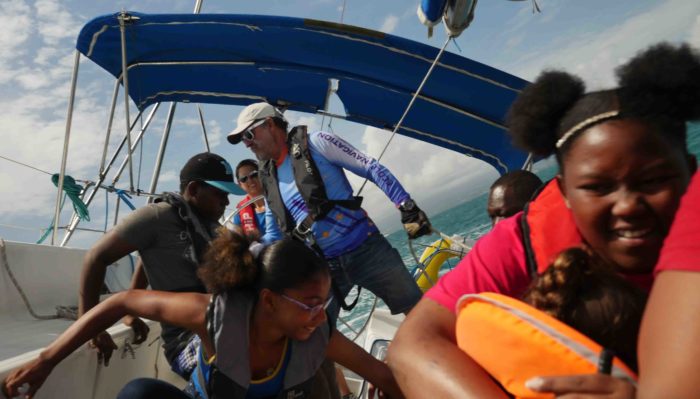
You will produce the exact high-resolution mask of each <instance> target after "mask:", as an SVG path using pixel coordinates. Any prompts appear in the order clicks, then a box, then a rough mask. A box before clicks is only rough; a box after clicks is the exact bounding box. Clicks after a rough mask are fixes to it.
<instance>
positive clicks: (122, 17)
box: [119, 11, 134, 191]
mask: <svg viewBox="0 0 700 399" xmlns="http://www.w3.org/2000/svg"><path fill="white" fill-rule="evenodd" d="M130 18H131V17H130V16H129V15H128V14H127V13H126V11H121V12H120V13H119V33H120V34H121V48H122V81H123V82H124V119H125V120H126V142H127V147H128V148H129V149H131V129H130V126H131V121H130V119H129V71H128V70H127V69H126V20H127V19H129V20H130ZM126 155H127V157H128V159H127V160H128V163H129V189H130V190H131V191H134V166H133V164H132V161H131V151H128V153H127V154H126Z"/></svg>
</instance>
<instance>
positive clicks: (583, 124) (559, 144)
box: [556, 110, 620, 149]
mask: <svg viewBox="0 0 700 399" xmlns="http://www.w3.org/2000/svg"><path fill="white" fill-rule="evenodd" d="M619 114H620V111H619V110H614V111H608V112H603V113H602V114H598V115H594V116H591V117H590V118H588V119H585V120H583V121H581V122H579V123H577V124H576V126H574V127H572V128H571V129H569V130H567V131H566V133H564V134H563V135H562V136H561V138H560V139H559V140H557V143H556V147H557V149H560V148H561V147H562V146H563V145H564V143H566V141H567V140H569V139H570V138H571V136H573V135H574V134H576V133H578V132H580V131H581V130H583V129H587V128H589V127H591V126H592V125H594V124H596V123H598V122H600V121H602V120H603V119H610V118H614V117H616V116H618V115H619Z"/></svg>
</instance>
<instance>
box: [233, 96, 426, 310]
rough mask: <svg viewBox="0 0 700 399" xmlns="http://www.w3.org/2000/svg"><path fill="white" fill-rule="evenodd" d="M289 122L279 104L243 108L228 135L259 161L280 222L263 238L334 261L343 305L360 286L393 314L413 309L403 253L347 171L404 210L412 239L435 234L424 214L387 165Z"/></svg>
mask: <svg viewBox="0 0 700 399" xmlns="http://www.w3.org/2000/svg"><path fill="white" fill-rule="evenodd" d="M287 126H288V124H287V121H286V119H285V118H284V115H283V114H282V112H280V111H279V110H278V109H276V108H275V107H273V106H272V105H270V104H268V103H264V102H263V103H256V104H252V105H249V106H247V107H246V108H245V109H244V110H243V111H242V112H241V113H240V115H239V116H238V120H237V126H236V129H235V130H233V131H232V132H231V133H230V134H229V135H228V141H229V142H230V143H232V144H237V143H239V142H241V141H243V143H244V144H245V145H246V147H248V148H249V149H250V150H251V151H253V153H255V155H256V156H257V158H258V159H259V160H260V161H261V166H260V179H261V182H262V183H263V187H264V189H265V198H266V202H267V206H266V209H267V210H266V218H267V219H266V224H267V225H268V226H271V225H274V227H269V228H268V231H267V232H266V234H265V236H264V237H263V240H264V241H272V240H274V239H278V238H280V237H281V236H282V234H283V233H284V234H287V235H289V236H292V237H296V238H298V239H301V240H303V241H305V242H306V243H307V244H308V245H310V246H311V247H312V248H314V249H316V250H317V251H318V252H321V253H322V254H323V256H324V257H325V258H326V259H327V260H328V262H329V264H330V267H331V273H332V276H333V286H334V287H333V288H334V291H335V292H334V293H335V295H336V298H337V299H338V302H340V305H341V306H342V307H344V308H347V307H348V306H347V305H345V304H344V298H345V296H346V295H347V293H348V292H349V291H350V289H351V288H352V286H353V285H354V284H357V285H359V286H361V287H365V288H367V289H369V290H370V291H372V292H373V293H374V294H375V295H377V296H378V297H380V298H381V299H383V300H384V302H385V303H386V304H387V306H389V309H390V310H391V312H392V313H393V314H396V313H408V311H409V310H411V308H413V306H414V305H415V304H416V303H417V302H418V300H419V299H420V297H421V291H420V289H419V288H418V286H417V285H416V283H415V282H414V280H413V278H412V277H411V275H410V273H409V272H408V270H407V269H406V266H405V265H404V264H403V261H402V259H401V256H400V255H399V253H398V252H397V251H396V250H395V249H394V248H392V247H391V245H390V244H389V243H388V241H387V240H386V239H385V238H384V237H383V236H382V234H381V233H379V230H378V229H377V227H376V226H375V225H374V223H373V222H372V220H371V219H370V218H369V217H368V216H367V213H366V212H365V210H364V209H362V208H361V207H360V202H361V198H355V197H353V191H352V187H351V186H350V183H349V182H348V180H347V178H346V177H345V172H344V170H349V171H350V172H353V173H355V174H356V175H358V176H360V177H366V178H367V179H369V180H370V181H372V182H373V183H374V184H375V185H377V187H379V188H380V189H381V190H382V191H383V192H384V193H385V194H386V196H387V197H389V199H390V200H391V201H392V202H393V203H394V204H395V205H396V207H397V208H398V209H399V210H400V211H401V221H402V223H404V227H405V228H406V230H407V232H408V234H409V238H416V237H419V236H421V235H424V234H428V233H430V231H431V227H430V222H429V221H428V218H427V217H426V215H425V213H423V211H421V210H420V209H419V208H418V207H417V206H416V204H415V203H414V202H413V200H412V199H411V197H410V195H409V194H408V193H407V192H406V191H405V190H404V189H403V187H402V186H401V184H400V183H399V182H398V180H396V178H395V177H394V176H393V175H392V174H391V172H389V170H388V169H386V168H385V167H384V166H382V165H381V164H379V163H378V162H377V161H376V160H375V159H373V158H371V157H369V156H367V155H365V154H363V153H362V152H360V151H359V150H357V149H356V148H354V147H353V146H352V145H350V144H349V143H347V142H346V141H345V140H343V139H342V138H340V137H338V136H336V135H334V134H331V133H327V132H322V131H318V132H312V133H307V132H306V127H305V126H298V127H295V128H293V129H292V130H291V131H289V132H287ZM274 222H277V223H276V225H275V223H274ZM277 226H279V228H277ZM351 306H352V305H350V306H349V307H351ZM338 310H339V309H338V308H337V307H335V309H333V311H332V312H331V313H334V312H337V311H338ZM333 316H335V314H333Z"/></svg>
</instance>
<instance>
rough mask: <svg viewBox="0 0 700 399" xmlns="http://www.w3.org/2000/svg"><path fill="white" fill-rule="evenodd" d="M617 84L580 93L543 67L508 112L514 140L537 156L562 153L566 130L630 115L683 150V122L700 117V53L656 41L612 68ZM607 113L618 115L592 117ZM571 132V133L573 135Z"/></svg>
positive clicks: (575, 83) (569, 79)
mask: <svg viewBox="0 0 700 399" xmlns="http://www.w3.org/2000/svg"><path fill="white" fill-rule="evenodd" d="M616 73H617V76H618V80H619V83H620V87H619V88H617V89H614V90H604V91H597V92H592V93H587V94H586V93H585V87H584V84H583V82H582V81H581V80H580V79H579V78H577V77H575V76H572V75H569V74H567V73H565V72H560V71H546V72H544V73H542V74H541V75H540V76H539V77H538V78H537V80H536V81H535V82H534V83H533V84H531V85H530V86H528V87H526V88H525V90H523V92H522V93H521V94H520V96H518V98H517V99H516V100H515V102H514V103H513V106H512V107H511V109H510V111H509V113H508V122H507V123H508V126H509V132H510V134H511V136H512V137H513V140H514V142H515V144H516V145H517V146H519V147H521V148H523V149H525V150H527V151H530V152H532V153H534V154H536V155H539V156H549V155H551V154H556V156H557V161H558V162H559V166H560V167H561V165H562V159H561V156H562V155H563V154H565V153H566V151H567V149H568V148H569V147H570V144H571V142H572V141H574V140H572V139H569V140H567V141H566V142H565V143H564V144H563V145H562V146H561V148H559V149H558V150H557V148H556V142H557V140H558V139H560V138H561V137H562V136H563V135H564V134H565V133H566V132H568V131H569V130H571V129H573V128H574V127H576V129H574V130H575V131H576V132H580V131H583V130H585V129H587V128H589V127H591V126H593V125H594V124H595V123H600V122H603V121H605V120H609V119H612V118H615V119H635V120H640V121H642V122H644V123H646V124H648V125H650V126H651V127H652V128H653V129H654V130H655V131H656V132H658V133H660V134H662V135H663V136H664V137H666V138H667V139H669V140H671V142H673V143H674V144H677V145H680V146H682V147H683V148H685V134H686V126H685V122H686V121H689V120H694V119H698V118H700V57H699V56H698V54H696V53H695V52H694V51H693V50H692V49H691V48H690V47H689V46H688V45H681V46H673V45H670V44H667V43H661V44H658V45H656V46H652V47H650V48H649V49H647V50H645V51H643V52H642V53H640V54H638V55H637V56H636V57H634V58H633V59H632V60H630V61H629V62H628V63H627V64H625V65H623V66H621V67H620V68H618V69H617V70H616ZM609 111H619V114H618V115H614V116H610V117H606V118H601V119H597V120H595V121H593V120H591V121H589V123H583V124H582V126H580V127H579V126H578V125H579V124H581V123H582V122H584V121H588V120H589V118H592V117H595V116H599V115H601V114H603V113H606V112H609ZM574 134H575V133H574Z"/></svg>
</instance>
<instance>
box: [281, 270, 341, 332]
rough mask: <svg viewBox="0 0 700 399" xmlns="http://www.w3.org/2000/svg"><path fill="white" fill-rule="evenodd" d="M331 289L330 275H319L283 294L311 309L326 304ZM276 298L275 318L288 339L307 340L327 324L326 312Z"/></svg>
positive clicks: (288, 289)
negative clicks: (305, 307) (306, 307)
mask: <svg viewBox="0 0 700 399" xmlns="http://www.w3.org/2000/svg"><path fill="white" fill-rule="evenodd" d="M330 289H331V279H330V276H329V275H328V273H318V274H316V276H314V277H312V278H310V279H309V280H307V281H306V282H304V283H303V284H301V285H300V286H298V287H295V288H287V289H285V290H284V292H283V294H284V295H286V296H287V297H289V298H291V299H292V300H295V301H298V302H301V303H303V304H304V305H306V306H308V307H310V308H311V307H314V306H317V305H322V304H324V303H325V302H326V300H327V299H328V297H329V295H331V294H330ZM276 297H277V298H276V299H277V300H276V301H275V303H276V308H275V317H276V318H277V322H278V323H279V325H280V327H281V329H282V330H283V331H284V334H285V335H286V336H287V337H289V338H291V339H294V340H297V341H304V340H307V339H309V337H311V334H313V332H314V331H315V330H316V328H318V327H319V326H320V325H322V324H323V323H326V320H327V319H326V312H325V310H321V311H318V312H313V311H310V310H308V309H304V308H302V307H301V306H300V305H299V304H297V303H294V302H293V301H290V300H288V299H286V298H284V297H282V296H281V295H279V294H277V295H276Z"/></svg>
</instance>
